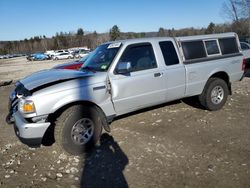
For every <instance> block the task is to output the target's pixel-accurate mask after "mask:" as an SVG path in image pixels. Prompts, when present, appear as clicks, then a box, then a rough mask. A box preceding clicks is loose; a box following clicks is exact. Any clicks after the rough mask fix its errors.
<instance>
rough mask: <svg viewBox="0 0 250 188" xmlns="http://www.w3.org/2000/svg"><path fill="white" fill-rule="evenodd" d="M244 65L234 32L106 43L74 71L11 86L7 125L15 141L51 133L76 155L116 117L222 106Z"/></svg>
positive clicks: (39, 139) (35, 140) (32, 141)
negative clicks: (183, 106) (161, 108)
mask: <svg viewBox="0 0 250 188" xmlns="http://www.w3.org/2000/svg"><path fill="white" fill-rule="evenodd" d="M244 62H245V61H243V55H242V53H241V48H240V43H239V40H238V36H237V35H236V34H235V33H225V34H214V35H202V36H191V37H177V38H143V39H132V40H123V41H115V42H107V43H105V44H102V45H100V46H99V47H97V48H96V49H95V51H94V52H93V53H91V55H90V57H89V58H88V59H87V61H86V62H85V64H84V65H83V66H82V68H81V70H80V71H71V70H43V71H40V72H36V73H34V74H32V75H30V76H27V77H26V78H24V79H22V80H20V81H18V82H17V83H16V88H15V89H14V91H13V92H11V94H10V103H9V106H10V107H9V109H10V113H9V115H8V117H7V120H8V122H13V123H14V129H15V132H16V135H17V136H18V137H19V138H20V140H21V141H22V142H23V143H25V144H27V145H29V146H37V145H40V144H41V143H43V142H44V141H46V138H47V136H48V135H49V134H52V135H51V136H53V138H54V139H55V144H56V145H58V146H59V147H60V148H62V149H64V150H65V151H66V152H68V153H70V154H76V155H77V154H81V153H83V152H85V151H86V150H87V149H88V148H91V147H92V146H93V145H94V144H95V143H96V142H97V141H98V140H99V137H100V135H101V132H102V129H103V128H104V129H105V130H106V131H109V130H110V128H109V123H111V122H112V120H113V118H115V117H117V116H120V115H122V114H126V113H129V112H132V111H136V110H139V109H142V108H145V107H149V106H153V105H157V104H161V103H165V102H168V101H173V100H177V99H181V98H185V97H190V96H198V97H197V98H198V99H199V101H200V103H201V105H202V106H204V108H205V109H207V110H211V111H215V110H218V109H220V108H222V107H223V105H224V104H225V102H226V100H227V96H228V95H229V94H231V93H232V92H231V83H232V82H234V81H239V80H241V79H242V77H243V74H244V66H245V65H244Z"/></svg>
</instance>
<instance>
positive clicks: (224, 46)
mask: <svg viewBox="0 0 250 188" xmlns="http://www.w3.org/2000/svg"><path fill="white" fill-rule="evenodd" d="M219 43H220V49H221V53H222V54H223V55H224V54H233V53H238V52H239V49H238V46H237V42H236V39H235V38H234V37H233V38H224V39H219Z"/></svg>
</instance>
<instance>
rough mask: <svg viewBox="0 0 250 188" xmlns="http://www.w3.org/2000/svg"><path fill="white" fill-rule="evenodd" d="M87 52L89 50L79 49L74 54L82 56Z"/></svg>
mask: <svg viewBox="0 0 250 188" xmlns="http://www.w3.org/2000/svg"><path fill="white" fill-rule="evenodd" d="M88 54H89V50H86V49H79V51H78V52H77V53H76V54H75V57H76V58H83V57H85V56H87V55H88Z"/></svg>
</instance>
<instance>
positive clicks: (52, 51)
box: [44, 50, 55, 58]
mask: <svg viewBox="0 0 250 188" xmlns="http://www.w3.org/2000/svg"><path fill="white" fill-rule="evenodd" d="M44 54H46V55H47V56H49V57H50V58H52V56H53V55H55V51H54V50H47V51H46V52H45V53H44Z"/></svg>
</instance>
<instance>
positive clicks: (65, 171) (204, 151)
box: [0, 61, 250, 188]
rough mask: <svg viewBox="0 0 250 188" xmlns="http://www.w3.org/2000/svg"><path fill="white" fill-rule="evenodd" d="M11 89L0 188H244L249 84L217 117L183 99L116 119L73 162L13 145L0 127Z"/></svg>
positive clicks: (0, 140) (0, 151) (241, 85)
mask: <svg viewBox="0 0 250 188" xmlns="http://www.w3.org/2000/svg"><path fill="white" fill-rule="evenodd" d="M35 63H37V62H32V63H31V64H32V66H31V65H30V66H31V67H35V68H37V66H36V65H37V64H35ZM40 63H42V62H39V66H40ZM55 63H57V62H55ZM3 64H4V63H2V62H1V64H0V66H3ZM24 64H25V65H27V63H26V62H25V63H24ZM24 64H22V63H20V65H21V66H22V65H24ZM52 64H54V62H52V61H51V62H48V67H47V68H49V66H52ZM46 66H47V64H46ZM3 67H4V66H3ZM13 67H15V65H13ZM35 68H34V69H35ZM40 68H44V67H43V66H41V67H40ZM25 69H26V68H25ZM7 70H9V69H8V68H6V71H5V72H7ZM13 70H20V69H19V66H17V68H16V69H13ZM22 70H23V68H22ZM36 70H37V69H36ZM0 71H1V73H0V78H1V79H2V78H3V76H4V74H2V72H4V71H3V70H2V67H1V70H0ZM27 72H28V68H27ZM8 74H10V75H11V74H12V75H14V74H15V73H14V72H13V73H11V71H9V73H8ZM23 75H25V74H23ZM23 75H20V76H17V77H23ZM248 76H249V77H250V73H249V74H248ZM12 88H13V86H12V85H10V86H4V87H0V93H1V95H0V101H1V105H0V128H1V131H0V187H84V188H85V187H87V188H88V187H90V188H92V187H104V188H106V187H107V188H109V187H114V188H119V187H132V188H133V187H135V188H137V187H145V188H148V187H159V188H161V187H162V188H165V187H174V188H175V187H192V188H193V187H211V188H214V187H227V188H228V187H233V188H235V187H250V178H249V177H250V170H249V169H250V168H249V167H250V139H249V138H250V115H249V114H250V98H249V97H250V78H244V79H243V81H241V82H237V83H235V84H234V85H233V95H232V96H230V97H229V98H228V101H227V103H226V105H225V106H224V108H223V109H222V110H220V111H217V112H209V111H205V110H201V109H199V108H196V107H195V105H194V104H192V103H191V104H192V105H190V101H188V100H184V101H175V102H172V103H168V104H164V105H161V106H157V107H154V108H150V109H146V110H143V111H139V112H136V113H133V114H130V115H129V116H123V117H121V118H119V119H117V120H116V121H114V122H113V123H112V124H111V134H107V133H103V135H102V137H101V141H100V143H99V145H98V146H97V147H96V148H95V149H93V150H92V151H91V152H90V153H88V154H87V155H86V156H79V157H74V156H67V155H65V154H63V153H59V152H58V151H57V150H56V147H55V146H53V145H52V146H49V147H48V146H47V147H45V146H42V147H41V148H35V149H32V148H28V147H27V146H25V145H23V144H21V143H20V141H19V140H18V139H17V138H16V136H15V134H14V131H13V127H12V126H10V125H7V124H6V123H5V117H6V115H7V104H8V94H9V92H10V90H11V89H12Z"/></svg>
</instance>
